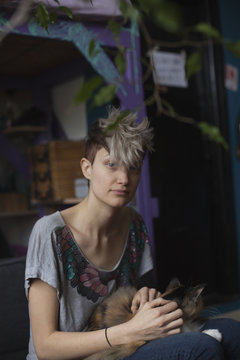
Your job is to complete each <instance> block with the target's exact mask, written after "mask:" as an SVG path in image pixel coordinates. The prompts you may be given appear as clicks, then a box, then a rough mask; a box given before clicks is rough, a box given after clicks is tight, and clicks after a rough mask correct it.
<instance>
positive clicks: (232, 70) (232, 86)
mask: <svg viewBox="0 0 240 360" xmlns="http://www.w3.org/2000/svg"><path fill="white" fill-rule="evenodd" d="M225 87H226V88H227V89H228V90H232V91H237V90H238V68H237V67H236V66H233V65H230V64H226V65H225Z"/></svg>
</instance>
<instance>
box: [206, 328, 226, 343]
mask: <svg viewBox="0 0 240 360" xmlns="http://www.w3.org/2000/svg"><path fill="white" fill-rule="evenodd" d="M203 333H204V334H207V335H209V336H212V337H213V338H214V339H216V340H217V341H219V342H221V341H222V334H221V333H220V331H219V330H217V329H208V330H204V331H203Z"/></svg>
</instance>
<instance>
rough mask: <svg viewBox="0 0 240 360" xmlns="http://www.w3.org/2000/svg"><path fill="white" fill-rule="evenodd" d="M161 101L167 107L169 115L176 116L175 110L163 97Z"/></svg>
mask: <svg viewBox="0 0 240 360" xmlns="http://www.w3.org/2000/svg"><path fill="white" fill-rule="evenodd" d="M161 103H162V105H163V106H165V107H166V108H167V110H168V111H169V113H170V115H171V116H172V117H175V116H176V112H175V110H174V107H173V106H172V105H171V104H170V103H169V102H168V101H166V100H165V99H163V98H161Z"/></svg>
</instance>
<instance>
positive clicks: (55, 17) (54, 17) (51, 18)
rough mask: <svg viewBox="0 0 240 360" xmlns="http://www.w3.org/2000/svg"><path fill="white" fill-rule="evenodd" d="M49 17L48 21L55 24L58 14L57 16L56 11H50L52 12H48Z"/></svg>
mask: <svg viewBox="0 0 240 360" xmlns="http://www.w3.org/2000/svg"><path fill="white" fill-rule="evenodd" d="M49 19H50V22H51V23H52V24H56V22H57V19H58V16H57V13H56V11H52V12H51V13H50V14H49Z"/></svg>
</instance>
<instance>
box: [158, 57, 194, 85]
mask: <svg viewBox="0 0 240 360" xmlns="http://www.w3.org/2000/svg"><path fill="white" fill-rule="evenodd" d="M151 56H152V64H153V78H154V82H155V83H156V84H159V85H164V86H173V87H187V86H188V82H187V79H186V73H185V63H186V59H185V58H186V57H185V53H184V52H182V53H180V54H179V53H178V54H176V53H170V52H166V51H156V50H154V51H152V54H151Z"/></svg>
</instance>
